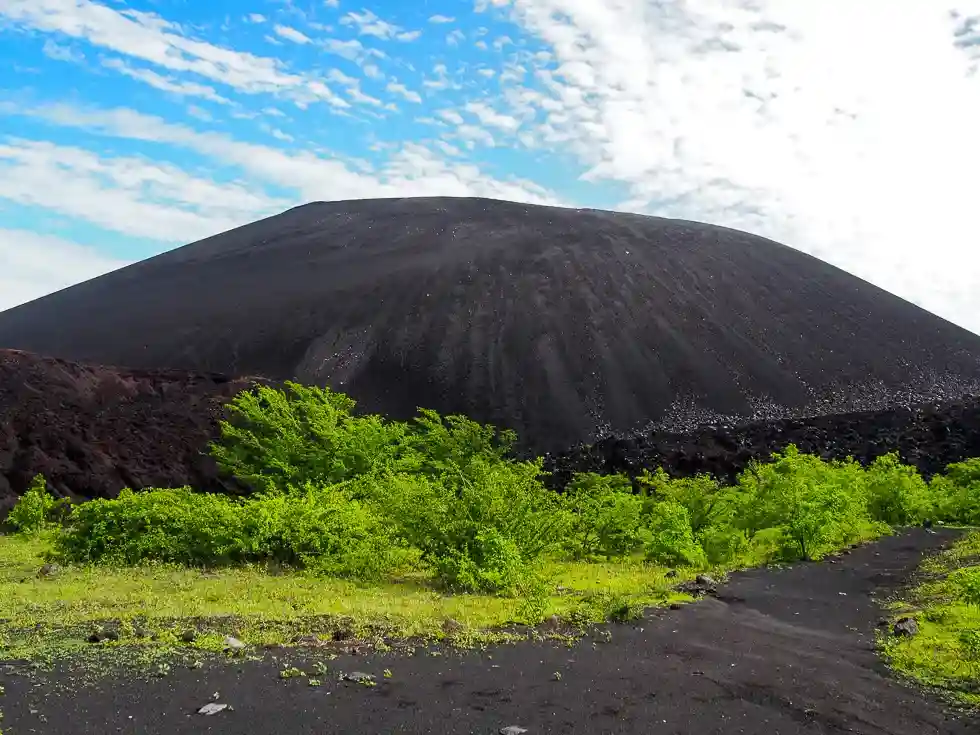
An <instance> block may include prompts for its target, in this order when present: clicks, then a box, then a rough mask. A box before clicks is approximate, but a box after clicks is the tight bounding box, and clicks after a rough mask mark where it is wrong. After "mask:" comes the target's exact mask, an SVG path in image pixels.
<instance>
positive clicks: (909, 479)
mask: <svg viewBox="0 0 980 735" xmlns="http://www.w3.org/2000/svg"><path fill="white" fill-rule="evenodd" d="M865 479H866V493H867V499H868V513H869V514H870V516H871V517H872V518H873V519H874V520H876V521H881V522H883V523H887V524H889V525H893V526H902V525H909V524H915V523H921V522H922V521H924V520H926V519H927V518H930V517H931V516H932V515H933V512H934V510H935V502H934V500H933V495H932V493H931V492H930V490H929V485H928V484H927V483H926V481H925V480H923V479H922V476H921V475H919V473H918V471H917V470H916V469H915V467H911V466H909V465H903V464H902V463H901V461H900V460H899V458H898V454H897V453H892V454H886V455H885V456H883V457H879V458H878V459H876V460H875V461H874V462H872V463H871V465H870V466H869V467H868V469H867V472H866V473H865Z"/></svg>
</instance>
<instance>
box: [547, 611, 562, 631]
mask: <svg viewBox="0 0 980 735" xmlns="http://www.w3.org/2000/svg"><path fill="white" fill-rule="evenodd" d="M544 627H545V629H546V630H558V629H559V628H560V627H561V618H559V617H558V616H557V615H549V616H548V617H546V618H545V619H544Z"/></svg>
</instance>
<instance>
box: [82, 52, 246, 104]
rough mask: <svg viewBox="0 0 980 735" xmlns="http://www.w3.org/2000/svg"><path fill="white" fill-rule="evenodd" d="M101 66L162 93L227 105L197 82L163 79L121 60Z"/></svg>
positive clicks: (154, 73)
mask: <svg viewBox="0 0 980 735" xmlns="http://www.w3.org/2000/svg"><path fill="white" fill-rule="evenodd" d="M102 66H104V67H105V68H107V69H112V70H113V71H118V72H119V73H120V74H123V75H124V76H127V77H130V78H131V79H136V80H138V81H141V82H143V83H144V84H148V85H150V86H151V87H153V88H154V89H159V90H160V91H162V92H171V93H173V94H176V95H180V96H182V97H201V98H203V99H207V100H211V101H212V102H219V103H221V104H228V103H229V101H228V100H227V99H226V98H224V97H222V96H221V95H220V94H218V93H217V91H215V89H214V87H209V86H208V85H206V84H198V83H197V82H190V81H180V80H177V79H173V78H171V77H165V76H162V75H160V74H157V73H156V72H155V71H153V70H151V69H137V68H135V67H132V66H130V65H129V64H127V63H126V62H125V61H122V60H121V59H103V60H102Z"/></svg>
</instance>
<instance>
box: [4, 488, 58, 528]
mask: <svg viewBox="0 0 980 735" xmlns="http://www.w3.org/2000/svg"><path fill="white" fill-rule="evenodd" d="M57 503H58V501H56V500H55V498H54V497H53V496H52V495H51V493H50V492H49V490H48V483H47V481H46V480H45V479H44V477H43V476H42V475H35V477H34V479H33V480H32V481H31V484H30V486H29V487H28V488H27V492H25V493H24V494H23V495H21V496H20V498H18V499H17V504H16V505H14V507H13V508H12V509H11V511H10V513H9V514H8V516H7V522H8V523H9V524H10V525H11V526H13V527H14V528H15V529H16V530H17V531H19V532H20V533H24V534H33V533H38V532H39V531H43V530H44V529H45V527H47V526H48V525H49V524H50V522H51V516H52V514H53V512H54V509H55V508H56V506H57Z"/></svg>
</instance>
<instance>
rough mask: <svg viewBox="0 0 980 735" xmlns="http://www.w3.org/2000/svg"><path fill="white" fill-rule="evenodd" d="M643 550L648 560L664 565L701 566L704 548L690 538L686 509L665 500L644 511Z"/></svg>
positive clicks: (703, 563) (704, 558)
mask: <svg viewBox="0 0 980 735" xmlns="http://www.w3.org/2000/svg"><path fill="white" fill-rule="evenodd" d="M645 521H646V523H645V529H646V532H647V539H646V543H645V544H644V546H645V548H644V551H645V553H646V558H647V560H648V561H651V562H654V563H655V564H664V565H666V566H692V567H703V566H704V565H705V564H706V562H707V559H706V557H705V553H704V549H702V548H701V545H700V544H699V543H698V542H697V541H695V539H694V531H693V530H692V529H691V521H690V518H689V517H688V514H687V509H686V508H685V507H684V506H683V505H681V504H680V503H677V502H674V501H671V500H667V501H663V502H659V503H655V504H654V505H652V506H651V507H650V508H649V509H648V512H647V514H646V518H645Z"/></svg>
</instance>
